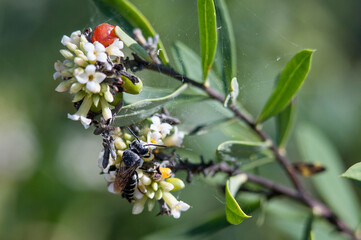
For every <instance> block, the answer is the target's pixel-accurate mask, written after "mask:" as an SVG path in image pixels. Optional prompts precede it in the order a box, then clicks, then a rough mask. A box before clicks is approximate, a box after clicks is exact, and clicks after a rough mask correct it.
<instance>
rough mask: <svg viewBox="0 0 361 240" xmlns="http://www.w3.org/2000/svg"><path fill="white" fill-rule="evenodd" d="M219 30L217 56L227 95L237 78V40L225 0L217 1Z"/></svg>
mask: <svg viewBox="0 0 361 240" xmlns="http://www.w3.org/2000/svg"><path fill="white" fill-rule="evenodd" d="M214 3H215V6H216V13H217V24H218V27H219V30H218V43H217V44H218V46H217V56H216V58H218V56H219V58H220V59H219V60H220V61H219V69H220V74H221V76H222V81H223V83H224V88H225V89H226V93H227V92H229V91H231V80H232V79H233V78H235V77H236V76H237V55H236V40H235V37H234V33H233V27H232V21H231V18H230V16H229V13H228V9H227V4H226V2H225V1H224V0H215V2H214Z"/></svg>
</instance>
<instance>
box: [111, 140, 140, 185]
mask: <svg viewBox="0 0 361 240" xmlns="http://www.w3.org/2000/svg"><path fill="white" fill-rule="evenodd" d="M114 145H115V148H116V149H119V150H124V149H126V148H127V145H126V144H125V142H124V141H123V139H121V138H119V137H117V138H116V139H115V140H114ZM138 177H139V178H140V176H138Z"/></svg>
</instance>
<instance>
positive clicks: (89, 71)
mask: <svg viewBox="0 0 361 240" xmlns="http://www.w3.org/2000/svg"><path fill="white" fill-rule="evenodd" d="M96 69H97V68H96V67H95V65H93V64H89V65H88V66H86V68H85V72H86V73H87V74H94V73H95V70H96Z"/></svg>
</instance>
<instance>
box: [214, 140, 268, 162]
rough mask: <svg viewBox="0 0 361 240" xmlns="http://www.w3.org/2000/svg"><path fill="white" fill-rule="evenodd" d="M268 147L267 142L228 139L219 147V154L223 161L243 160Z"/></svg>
mask: <svg viewBox="0 0 361 240" xmlns="http://www.w3.org/2000/svg"><path fill="white" fill-rule="evenodd" d="M266 148H267V144H266V143H265V142H249V141H226V142H223V143H221V144H220V145H219V146H218V147H217V155H218V157H219V159H221V160H222V161H230V162H235V161H241V160H244V159H249V158H251V157H252V156H254V155H256V154H258V153H260V152H262V151H263V150H265V149H266Z"/></svg>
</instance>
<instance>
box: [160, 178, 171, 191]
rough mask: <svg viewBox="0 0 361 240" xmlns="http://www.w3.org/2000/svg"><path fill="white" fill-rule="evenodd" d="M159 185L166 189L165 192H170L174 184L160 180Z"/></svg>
mask: <svg viewBox="0 0 361 240" xmlns="http://www.w3.org/2000/svg"><path fill="white" fill-rule="evenodd" d="M159 186H160V187H161V188H162V189H163V190H164V191H165V192H169V191H172V190H173V188H174V186H173V184H171V183H168V182H166V181H160V182H159Z"/></svg>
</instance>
